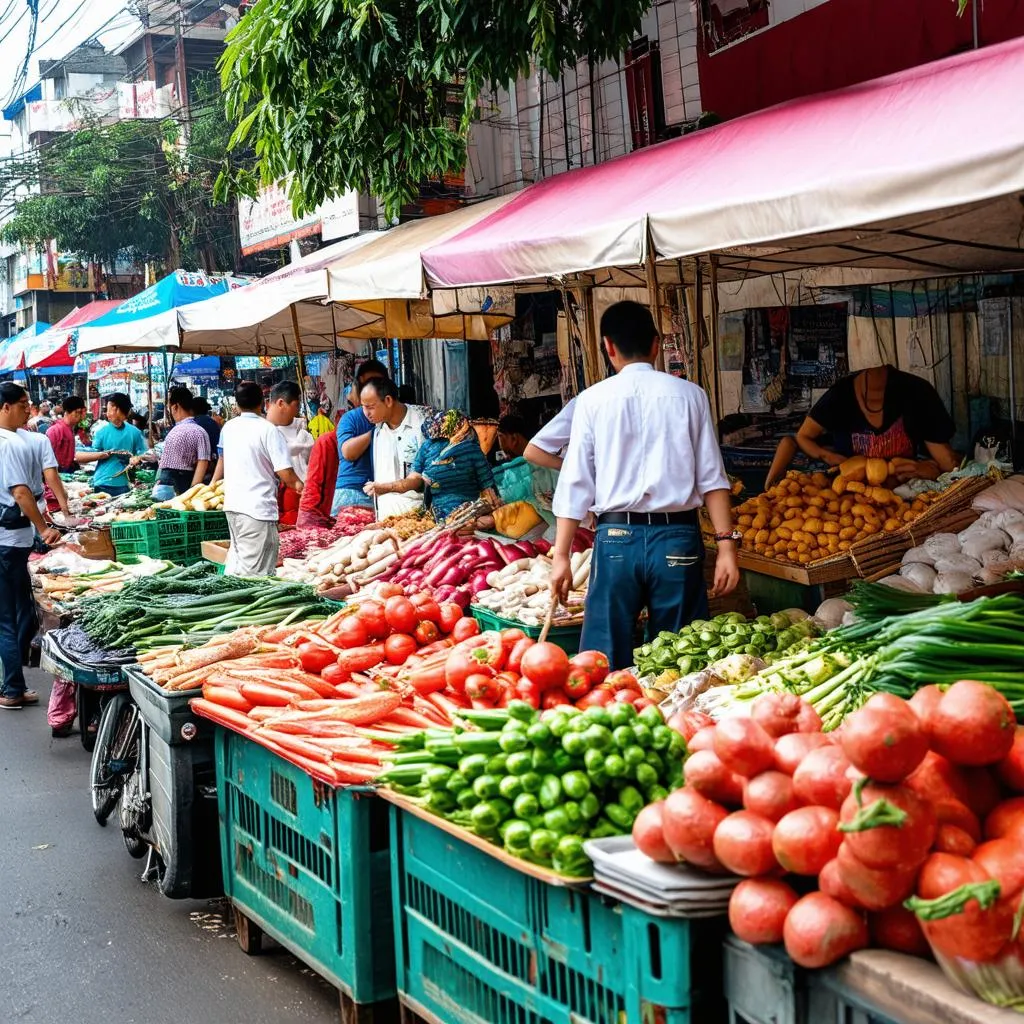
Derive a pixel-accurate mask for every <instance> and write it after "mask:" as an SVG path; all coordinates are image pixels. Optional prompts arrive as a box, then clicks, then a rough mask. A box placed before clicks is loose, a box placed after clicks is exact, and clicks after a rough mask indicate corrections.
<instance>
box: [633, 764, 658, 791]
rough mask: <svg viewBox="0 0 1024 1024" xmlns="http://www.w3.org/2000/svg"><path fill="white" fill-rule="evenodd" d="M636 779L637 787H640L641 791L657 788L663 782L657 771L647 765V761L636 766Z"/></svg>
mask: <svg viewBox="0 0 1024 1024" xmlns="http://www.w3.org/2000/svg"><path fill="white" fill-rule="evenodd" d="M635 777H636V781H637V785H638V786H640V788H641V789H648V788H649V787H651V786H656V785H657V784H658V782H659V781H660V780H661V776H660V775H659V774H658V772H657V770H656V769H654V768H652V767H651V766H650V765H649V764H647V762H646V761H645V762H644V763H643V764H638V765H637V766H636V768H635Z"/></svg>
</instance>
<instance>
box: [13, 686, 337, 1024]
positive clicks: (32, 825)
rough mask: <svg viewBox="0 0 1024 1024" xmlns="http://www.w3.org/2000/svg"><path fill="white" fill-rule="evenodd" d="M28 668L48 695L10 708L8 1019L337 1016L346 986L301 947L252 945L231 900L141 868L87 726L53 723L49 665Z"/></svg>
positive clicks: (235, 1021)
mask: <svg viewBox="0 0 1024 1024" xmlns="http://www.w3.org/2000/svg"><path fill="white" fill-rule="evenodd" d="M29 679H30V682H29V685H30V686H33V687H34V688H35V689H37V690H39V692H40V697H41V706H40V707H38V708H27V709H25V710H22V711H15V712H11V711H3V710H0V864H3V868H4V872H3V881H2V883H0V935H2V940H0V941H2V944H3V959H4V965H3V970H2V971H0V1024H64V1022H68V1024H70V1022H74V1024H199V1022H202V1024H284V1022H288V1024H292V1022H294V1024H306V1022H316V1024H322V1022H328V1021H330V1022H335V1021H337V1020H338V999H337V994H336V992H335V990H334V988H333V987H332V986H330V985H329V984H327V982H325V981H324V980H323V979H321V978H319V977H318V976H317V975H315V974H313V973H312V972H311V971H309V970H308V969H307V968H305V967H304V966H303V965H302V964H301V963H298V962H297V961H296V960H295V958H294V957H292V956H291V955H290V954H289V953H287V952H286V951H284V950H282V949H280V948H277V947H275V948H272V949H270V950H269V951H267V952H264V953H263V954H262V955H261V956H257V957H247V956H246V955H245V954H244V953H243V952H242V951H241V950H240V949H239V947H238V944H237V942H236V941H235V935H234V928H233V926H232V924H231V922H230V916H229V914H228V913H227V912H226V908H225V905H224V903H223V902H222V901H203V902H196V901H187V900H170V899H167V898H166V897H164V896H161V895H160V893H159V892H158V891H157V889H156V887H155V885H152V884H146V883H143V882H141V881H140V880H139V874H140V872H141V867H142V864H143V862H142V861H135V860H133V859H132V858H131V857H129V856H128V853H127V852H126V850H125V848H124V846H123V844H122V842H121V834H120V831H119V830H118V829H117V828H116V825H115V824H114V823H112V824H111V825H108V826H107V827H106V828H100V827H99V826H98V825H97V824H96V822H95V820H94V819H93V816H92V809H91V806H90V801H89V792H88V772H89V755H88V754H87V753H86V751H85V750H84V748H83V747H82V745H81V742H80V740H79V736H78V734H77V732H76V733H75V734H74V735H73V736H71V737H70V738H68V739H61V740H58V739H53V738H52V737H51V735H50V729H49V726H48V725H47V724H46V707H45V705H46V698H47V696H48V694H49V689H50V680H49V678H48V677H47V676H46V675H45V674H43V673H42V672H40V671H38V670H33V671H32V672H31V673H30V676H29ZM265 944H266V945H271V946H272V945H273V944H272V943H270V941H269V940H265Z"/></svg>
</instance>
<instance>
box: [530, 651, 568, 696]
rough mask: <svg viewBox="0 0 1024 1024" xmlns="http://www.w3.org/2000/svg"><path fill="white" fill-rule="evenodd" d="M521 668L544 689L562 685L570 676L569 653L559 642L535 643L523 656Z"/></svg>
mask: <svg viewBox="0 0 1024 1024" xmlns="http://www.w3.org/2000/svg"><path fill="white" fill-rule="evenodd" d="M519 670H520V672H522V674H523V675H524V676H526V677H527V678H528V679H532V680H533V681H534V682H535V683H538V684H539V685H540V686H541V687H542V688H543V689H545V690H546V689H548V688H550V687H555V686H557V687H561V686H564V685H565V681H566V679H568V678H569V655H568V654H566V653H565V651H563V650H562V648H561V647H559V646H558V645H557V644H551V643H546V642H545V643H537V644H534V645H533V646H532V647H531V648H530V649H529V650H528V651H527V652H526V653H525V654H524V655H523V657H522V661H521V662H520V665H519Z"/></svg>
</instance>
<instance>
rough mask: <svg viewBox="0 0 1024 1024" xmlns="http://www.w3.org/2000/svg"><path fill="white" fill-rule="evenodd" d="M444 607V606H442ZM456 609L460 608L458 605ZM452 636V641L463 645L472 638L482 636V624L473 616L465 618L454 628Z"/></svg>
mask: <svg viewBox="0 0 1024 1024" xmlns="http://www.w3.org/2000/svg"><path fill="white" fill-rule="evenodd" d="M442 607H444V606H443V605H442ZM455 607H456V608H458V607H459V606H458V605H456V606H455ZM442 625H443V623H442ZM451 634H452V639H453V640H454V641H455V642H456V643H461V642H462V641H463V640H468V639H469V638H470V637H471V636H479V635H480V623H479V622H477V621H476V619H474V618H473V617H472V616H471V615H467V616H464V617H463V618H461V619H459V621H458V622H456V623H455V625H454V626H453V627H452V630H451Z"/></svg>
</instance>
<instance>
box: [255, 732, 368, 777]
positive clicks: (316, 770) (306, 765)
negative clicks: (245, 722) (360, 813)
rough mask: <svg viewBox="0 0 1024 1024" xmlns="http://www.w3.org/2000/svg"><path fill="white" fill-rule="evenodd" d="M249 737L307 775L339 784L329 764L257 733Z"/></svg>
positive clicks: (336, 774) (336, 775)
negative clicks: (312, 758) (303, 754)
mask: <svg viewBox="0 0 1024 1024" xmlns="http://www.w3.org/2000/svg"><path fill="white" fill-rule="evenodd" d="M250 738H251V739H253V740H255V741H256V742H257V743H259V744H260V745H261V746H264V747H266V748H267V750H269V751H271V752H272V753H274V754H277V755H278V757H281V758H283V759H284V760H285V761H287V762H289V764H293V765H295V767H296V768H301V769H302V770H303V771H304V772H305V773H306V774H307V775H309V776H311V777H312V778H314V779H317V780H318V781H319V782H324V783H326V784H327V785H328V786H332V787H337V786H339V785H340V784H341V781H342V780H341V779H340V778H339V777H338V773H337V772H336V771H335V770H334V768H333V767H332V766H331V765H329V764H325V763H323V762H322V761H313V760H310V759H309V758H308V757H303V756H302V755H301V754H296V753H295V752H294V751H291V750H289V749H288V748H287V747H282V746H281V745H280V744H278V743H275V742H274V741H273V740H268V739H263V738H261V737H260V736H259V734H257V733H253V734H251V736H250ZM360 781H363V780H360Z"/></svg>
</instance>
